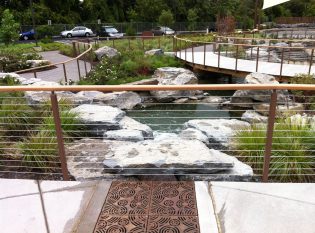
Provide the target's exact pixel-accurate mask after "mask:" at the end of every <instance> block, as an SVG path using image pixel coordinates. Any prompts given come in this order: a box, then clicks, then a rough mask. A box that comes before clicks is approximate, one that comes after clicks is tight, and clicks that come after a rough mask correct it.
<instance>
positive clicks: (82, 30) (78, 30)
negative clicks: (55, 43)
mask: <svg viewBox="0 0 315 233" xmlns="http://www.w3.org/2000/svg"><path fill="white" fill-rule="evenodd" d="M91 35H93V32H92V30H91V29H89V28H87V27H81V26H78V27H75V28H73V29H72V30H70V31H63V32H61V36H62V37H68V38H71V37H73V36H86V37H89V36H91Z"/></svg>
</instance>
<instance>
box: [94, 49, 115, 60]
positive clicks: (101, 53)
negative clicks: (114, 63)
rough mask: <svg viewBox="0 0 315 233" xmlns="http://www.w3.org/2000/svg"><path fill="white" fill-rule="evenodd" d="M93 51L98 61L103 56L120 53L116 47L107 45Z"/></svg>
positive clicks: (109, 56)
mask: <svg viewBox="0 0 315 233" xmlns="http://www.w3.org/2000/svg"><path fill="white" fill-rule="evenodd" d="M94 53H95V55H96V57H97V59H98V60H99V61H101V60H102V58H103V57H107V58H113V57H116V56H119V55H120V53H119V52H118V50H117V49H114V48H111V47H108V46H104V47H102V48H99V49H97V50H96V51H95V52H94Z"/></svg>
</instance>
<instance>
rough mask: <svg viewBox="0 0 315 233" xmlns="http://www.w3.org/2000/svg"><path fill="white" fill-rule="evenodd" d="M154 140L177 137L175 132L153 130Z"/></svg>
mask: <svg viewBox="0 0 315 233" xmlns="http://www.w3.org/2000/svg"><path fill="white" fill-rule="evenodd" d="M153 137H154V141H157V142H160V141H164V140H166V141H167V140H169V139H179V137H178V135H177V134H175V133H161V132H157V131H155V132H153Z"/></svg>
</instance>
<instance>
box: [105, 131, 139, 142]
mask: <svg viewBox="0 0 315 233" xmlns="http://www.w3.org/2000/svg"><path fill="white" fill-rule="evenodd" d="M103 138H104V139H105V140H106V139H107V140H117V141H130V142H138V141H143V140H144V136H143V133H142V132H141V131H139V130H128V129H120V130H111V131H107V132H105V133H104V136H103Z"/></svg>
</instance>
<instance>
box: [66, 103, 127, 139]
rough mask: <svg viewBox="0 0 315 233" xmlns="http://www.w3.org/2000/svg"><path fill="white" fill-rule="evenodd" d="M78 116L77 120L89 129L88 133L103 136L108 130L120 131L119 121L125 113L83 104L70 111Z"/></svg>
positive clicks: (110, 108) (116, 109)
mask: <svg viewBox="0 0 315 233" xmlns="http://www.w3.org/2000/svg"><path fill="white" fill-rule="evenodd" d="M70 112H73V113H76V114H78V120H79V121H80V122H82V124H86V127H88V128H89V129H90V133H91V134H93V135H96V136H103V134H104V132H106V131H108V130H118V129H121V126H120V124H119V122H120V120H121V119H122V118H123V117H124V116H125V115H126V113H125V112H124V111H122V110H120V109H118V108H113V107H111V106H102V105H91V104H83V105H80V106H78V107H76V108H73V109H71V110H70Z"/></svg>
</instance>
